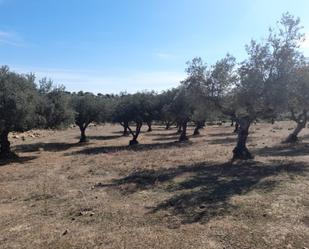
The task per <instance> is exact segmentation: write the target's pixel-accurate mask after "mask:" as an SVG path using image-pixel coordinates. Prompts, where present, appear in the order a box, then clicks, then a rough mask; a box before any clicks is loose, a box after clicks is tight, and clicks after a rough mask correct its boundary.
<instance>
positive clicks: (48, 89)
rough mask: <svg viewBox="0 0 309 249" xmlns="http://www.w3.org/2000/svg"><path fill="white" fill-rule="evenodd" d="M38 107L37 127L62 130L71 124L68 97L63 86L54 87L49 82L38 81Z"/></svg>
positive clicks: (71, 115)
mask: <svg viewBox="0 0 309 249" xmlns="http://www.w3.org/2000/svg"><path fill="white" fill-rule="evenodd" d="M39 83H40V85H39V94H40V97H41V98H40V103H39V105H38V112H39V114H40V115H39V117H38V126H39V127H43V128H52V129H55V128H63V127H67V126H68V125H69V124H71V123H72V122H73V118H74V117H73V110H72V108H71V106H70V95H69V94H68V93H66V92H65V88H64V87H63V86H58V87H57V86H54V84H53V82H52V81H51V80H47V79H46V78H43V79H42V80H40V82H39Z"/></svg>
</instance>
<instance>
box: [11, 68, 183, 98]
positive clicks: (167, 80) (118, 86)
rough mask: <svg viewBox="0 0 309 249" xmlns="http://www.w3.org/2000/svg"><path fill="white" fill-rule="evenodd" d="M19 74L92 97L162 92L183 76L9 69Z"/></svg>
mask: <svg viewBox="0 0 309 249" xmlns="http://www.w3.org/2000/svg"><path fill="white" fill-rule="evenodd" d="M11 69H12V70H15V71H17V72H22V73H29V72H33V73H35V75H36V76H37V78H38V79H40V78H43V77H47V78H51V79H52V80H53V81H54V82H55V83H56V84H63V85H64V86H65V87H66V88H67V90H69V91H80V90H82V91H89V92H94V93H119V92H122V91H127V92H130V93H132V92H136V91H142V90H155V91H162V90H166V89H169V88H172V87H176V86H177V85H179V82H180V81H181V80H183V78H184V77H185V75H184V73H179V72H175V71H170V72H168V71H153V72H144V71H130V72H118V73H117V74H113V75H108V74H106V75H103V74H100V73H97V72H90V71H85V72H81V71H74V70H60V69H44V68H24V67H11Z"/></svg>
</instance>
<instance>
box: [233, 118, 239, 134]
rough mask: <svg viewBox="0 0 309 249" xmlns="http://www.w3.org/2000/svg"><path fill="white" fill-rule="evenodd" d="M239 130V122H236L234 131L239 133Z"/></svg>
mask: <svg viewBox="0 0 309 249" xmlns="http://www.w3.org/2000/svg"><path fill="white" fill-rule="evenodd" d="M238 129H239V124H238V122H237V121H235V129H234V131H233V132H234V133H237V132H238Z"/></svg>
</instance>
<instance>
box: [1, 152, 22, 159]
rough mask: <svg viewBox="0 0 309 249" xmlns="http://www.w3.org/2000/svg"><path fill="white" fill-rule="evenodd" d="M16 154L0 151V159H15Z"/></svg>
mask: <svg viewBox="0 0 309 249" xmlns="http://www.w3.org/2000/svg"><path fill="white" fill-rule="evenodd" d="M17 158H18V156H17V154H15V153H14V152H11V151H10V152H2V153H0V160H6V159H17Z"/></svg>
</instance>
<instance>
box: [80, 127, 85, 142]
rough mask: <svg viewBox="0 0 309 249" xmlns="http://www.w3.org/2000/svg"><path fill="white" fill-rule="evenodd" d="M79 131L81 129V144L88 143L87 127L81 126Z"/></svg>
mask: <svg viewBox="0 0 309 249" xmlns="http://www.w3.org/2000/svg"><path fill="white" fill-rule="evenodd" d="M79 129H80V139H79V142H80V143H85V142H87V137H86V127H82V126H80V127H79Z"/></svg>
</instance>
